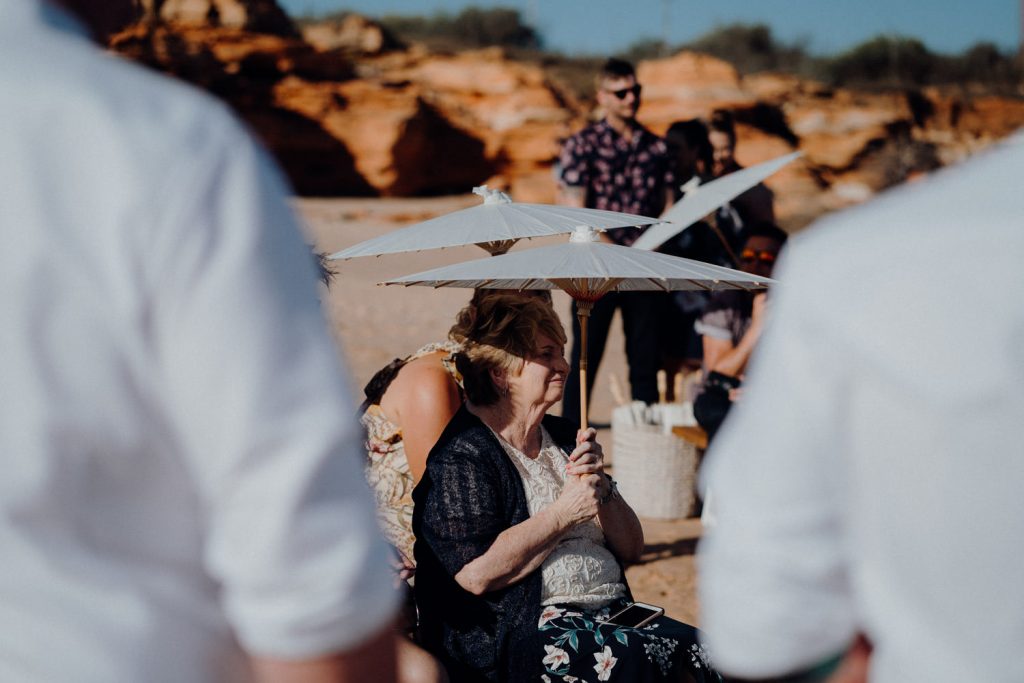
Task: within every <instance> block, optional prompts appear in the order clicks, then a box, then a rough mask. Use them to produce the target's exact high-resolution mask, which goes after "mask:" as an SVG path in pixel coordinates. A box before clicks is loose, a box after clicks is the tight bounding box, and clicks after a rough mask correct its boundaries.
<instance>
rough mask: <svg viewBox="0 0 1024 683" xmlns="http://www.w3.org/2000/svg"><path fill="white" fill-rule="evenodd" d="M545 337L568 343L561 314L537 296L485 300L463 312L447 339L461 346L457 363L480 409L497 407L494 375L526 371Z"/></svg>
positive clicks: (481, 298)
mask: <svg viewBox="0 0 1024 683" xmlns="http://www.w3.org/2000/svg"><path fill="white" fill-rule="evenodd" d="M475 299H476V297H474V300H475ZM541 335H544V336H547V337H549V338H551V339H552V340H554V341H556V342H558V343H559V344H562V345H563V346H564V345H565V341H566V336H565V330H564V329H563V328H562V322H561V321H560V320H559V319H558V315H557V314H556V313H555V311H554V309H553V308H552V307H551V304H550V303H548V302H546V301H544V300H542V299H539V298H536V297H526V296H523V295H520V294H504V293H502V294H494V295H490V296H482V297H480V298H479V301H478V302H477V303H475V304H474V303H472V302H471V303H470V304H469V305H468V306H466V307H465V308H463V309H462V310H461V311H459V315H458V317H457V318H456V321H455V325H453V326H452V329H451V331H450V332H449V333H448V336H449V337H451V338H452V339H454V340H456V341H459V342H462V345H463V349H462V351H461V352H460V353H459V354H457V355H456V357H455V363H456V367H457V368H458V370H459V372H460V373H462V382H463V388H464V389H465V392H466V398H467V399H469V401H470V402H471V403H475V404H476V405H492V404H494V403H496V402H497V400H498V397H499V394H500V392H499V389H498V387H497V386H495V384H494V379H493V377H492V376H491V373H492V371H494V370H498V369H501V370H503V371H505V372H506V373H512V374H519V373H520V372H522V369H523V363H524V362H525V359H526V358H528V357H530V356H531V355H533V354H534V353H536V351H537V338H538V337H540V336H541Z"/></svg>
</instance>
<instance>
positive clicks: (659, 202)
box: [559, 59, 675, 421]
mask: <svg viewBox="0 0 1024 683" xmlns="http://www.w3.org/2000/svg"><path fill="white" fill-rule="evenodd" d="M640 91H641V88H640V84H639V83H637V80H636V72H635V71H634V69H633V66H632V65H631V64H630V63H629V62H625V61H623V60H621V59H609V60H608V61H607V62H606V63H605V65H604V67H603V68H602V70H601V73H600V74H599V75H598V78H597V95H596V96H597V103H598V104H599V105H600V107H601V108H602V110H603V111H604V118H602V119H601V120H600V121H598V122H597V123H595V124H593V125H591V126H588V127H587V128H584V129H583V130H581V131H580V132H578V133H576V134H575V135H573V136H572V137H570V138H569V139H568V140H566V141H565V144H564V146H563V147H562V152H561V155H560V156H559V168H560V171H559V172H560V187H559V189H560V194H559V201H560V203H562V204H567V205H569V206H578V207H587V208H595V209H605V210H609V211H623V212H625V213H633V214H639V215H642V216H660V215H661V213H662V212H663V211H664V210H665V208H666V207H667V206H668V205H670V204H671V203H672V193H673V186H674V185H675V176H674V174H673V171H672V162H671V159H670V158H669V154H668V148H667V147H666V146H665V141H664V140H662V139H661V138H659V137H658V136H656V135H654V134H653V133H651V132H650V131H649V130H647V129H646V128H644V127H643V126H641V125H640V123H639V122H638V121H637V120H636V114H637V110H638V109H639V107H640ZM643 230H644V229H643V228H616V229H613V230H609V231H607V232H606V233H603V234H602V237H603V238H605V239H607V240H609V241H611V242H614V243H616V244H621V245H623V246H630V245H632V244H633V242H635V241H636V239H637V238H638V237H639V236H640V235H641V234H642V232H643ZM660 302H661V297H659V295H658V294H657V293H651V292H628V293H612V294H607V295H605V296H604V297H602V298H601V299H600V300H599V301H598V302H597V304H596V305H595V306H594V308H593V311H592V312H591V314H590V323H589V338H588V340H589V347H588V352H587V355H588V359H587V362H588V366H589V368H590V373H589V375H588V386H587V388H586V391H587V395H588V396H589V395H590V392H591V390H592V388H593V378H594V377H595V376H596V375H597V370H598V366H599V365H600V363H601V357H602V356H603V355H604V347H605V341H606V339H607V337H608V330H609V328H610V327H611V322H612V316H613V315H614V314H615V311H616V310H620V311H621V313H622V323H623V329H624V331H625V335H626V357H627V359H628V361H629V385H630V390H631V392H632V395H633V398H634V399H637V400H641V401H646V402H648V403H651V402H654V401H656V400H657V398H658V387H657V379H656V377H657V372H658V326H657V321H658V316H659V313H660V310H659V305H660ZM571 317H572V319H573V345H572V356H571V364H572V369H573V372H572V373H571V375H570V377H569V379H568V381H567V384H566V387H565V399H564V401H563V404H562V415H563V416H565V417H567V418H569V419H573V420H577V421H578V419H579V410H580V401H579V395H580V394H579V392H580V387H579V375H578V373H577V372H576V370H578V369H579V354H580V343H579V340H580V330H579V323H578V322H577V317H576V305H575V303H574V304H573V310H572V316H571Z"/></svg>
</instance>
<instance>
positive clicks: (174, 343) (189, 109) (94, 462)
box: [0, 0, 396, 683]
mask: <svg viewBox="0 0 1024 683" xmlns="http://www.w3.org/2000/svg"><path fill="white" fill-rule="evenodd" d="M67 8H68V9H72V10H74V11H75V12H76V13H78V15H79V17H80V18H81V19H83V20H87V21H88V23H89V24H90V29H91V30H92V32H93V33H94V35H96V36H102V35H103V34H104V32H105V31H108V30H111V29H113V28H115V27H116V25H117V23H118V22H119V21H120V20H122V19H123V18H125V17H127V18H130V17H131V12H130V10H131V8H132V3H130V2H113V1H112V0H103V1H100V0H96V1H95V2H86V1H85V0H75V1H74V2H72V1H71V0H69V1H68V3H67ZM84 33H85V31H84V29H83V26H82V25H81V24H80V23H79V22H78V21H77V20H76V19H75V18H74V17H73V16H72V15H69V14H67V13H66V12H64V11H62V10H60V9H58V8H57V7H56V6H55V5H51V4H49V3H46V2H38V1H37V0H7V1H6V2H4V3H0V61H2V62H3V63H4V64H5V68H4V69H3V70H2V71H0V110H3V111H4V125H3V126H2V127H0V152H2V153H0V186H2V187H4V188H5V201H4V202H3V203H2V206H0V230H2V231H3V240H4V243H5V244H8V245H17V248H12V249H7V250H3V253H2V254H0V278H2V281H0V285H2V286H0V328H2V329H3V330H4V332H3V339H4V341H3V349H4V353H3V354H0V383H2V384H3V386H4V387H5V389H6V390H7V391H8V392H9V393H6V394H5V399H6V400H5V401H4V405H3V410H0V453H2V454H3V455H2V463H3V466H4V471H5V476H4V481H3V484H2V486H0V547H3V548H4V563H3V566H2V567H0V679H2V680H45V681H55V682H59V681H84V682H90V681H96V682H97V683H99V682H101V681H102V682H104V683H109V682H117V681H139V680H146V681H155V682H160V681H166V682H167V683H172V682H175V683H176V682H178V681H195V682H197V683H200V682H206V681H210V682H211V683H212V682H213V681H218V682H230V683H236V682H241V681H250V680H252V678H253V675H254V668H255V673H256V675H258V676H260V677H261V678H262V680H265V681H320V680H333V681H357V680H358V681H366V680H373V681H392V680H394V653H393V637H392V635H391V629H390V624H391V620H392V618H393V615H394V613H395V607H396V604H395V602H396V600H395V597H394V594H393V591H392V590H391V587H390V578H389V575H388V572H387V570H386V550H385V546H384V544H383V542H382V541H381V539H380V538H379V532H378V531H377V527H376V524H375V521H374V515H373V506H372V501H371V498H370V495H369V492H368V490H367V488H366V486H365V483H364V480H363V477H362V473H361V469H360V463H361V454H360V444H359V440H360V439H359V431H358V429H357V427H356V425H355V423H354V421H345V420H339V416H341V415H349V414H351V413H352V412H353V406H352V404H351V401H350V398H349V395H348V387H347V382H346V378H345V375H344V371H343V369H342V368H341V367H340V364H339V363H338V359H337V351H336V348H335V346H334V344H333V342H332V341H331V338H330V336H329V334H328V332H327V329H326V326H325V324H324V321H323V318H322V315H321V312H320V308H319V304H318V301H317V298H316V292H315V272H314V268H313V264H312V262H311V259H310V257H309V250H308V247H307V246H306V245H305V244H304V243H303V241H302V239H301V237H300V235H299V233H298V230H297V226H296V224H295V217H294V215H293V214H292V212H291V210H290V209H289V207H288V204H287V199H286V197H287V188H286V187H285V184H284V183H283V182H282V180H281V178H280V176H279V174H278V172H277V169H276V168H275V167H274V165H273V164H272V163H271V162H270V160H269V158H268V157H267V156H266V155H265V153H264V152H263V151H262V150H261V149H260V148H259V147H258V146H257V145H256V144H254V143H253V141H252V140H251V139H250V137H249V136H248V135H247V134H246V133H245V132H244V131H243V130H242V129H241V127H240V126H239V125H238V123H237V122H236V121H235V119H234V118H233V117H232V116H231V115H230V114H229V113H228V112H227V111H226V110H225V108H224V107H223V106H222V105H219V104H217V103H215V102H213V101H212V100H210V99H209V98H207V97H205V96H203V95H201V94H199V93H198V92H196V91H194V90H193V89H191V88H189V87H187V86H184V85H182V84H179V83H175V82H173V81H170V80H168V79H165V78H163V77H160V76H157V75H155V74H152V73H150V72H148V71H145V70H144V69H142V68H140V67H137V66H134V65H131V64H128V63H126V62H124V61H122V60H121V59H118V58H114V57H111V56H108V55H104V54H102V52H101V51H100V50H97V49H96V47H95V46H93V45H90V44H89V43H88V41H87V40H85V39H84V36H83V34H84ZM11 397H16V400H10V398H11ZM55 652H58V653H60V656H54V653H55ZM253 662H255V666H253Z"/></svg>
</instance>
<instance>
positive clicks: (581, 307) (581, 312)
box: [576, 301, 594, 429]
mask: <svg viewBox="0 0 1024 683" xmlns="http://www.w3.org/2000/svg"><path fill="white" fill-rule="evenodd" d="M593 307H594V302H593V301H577V302H576V318H577V319H578V320H579V322H580V429H586V428H587V423H588V415H587V403H588V401H587V321H588V320H590V310H591V309H592V308H593Z"/></svg>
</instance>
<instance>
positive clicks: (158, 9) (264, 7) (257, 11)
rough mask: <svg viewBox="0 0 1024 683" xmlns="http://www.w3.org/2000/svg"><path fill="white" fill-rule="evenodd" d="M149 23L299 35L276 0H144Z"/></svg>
mask: <svg viewBox="0 0 1024 683" xmlns="http://www.w3.org/2000/svg"><path fill="white" fill-rule="evenodd" d="M141 3H142V8H143V12H144V13H145V16H146V18H147V20H148V21H149V22H150V23H154V22H170V23H178V24H184V25H188V26H223V27H226V28H236V29H245V30H248V31H255V32H258V33H273V34H277V35H283V36H294V35H296V31H295V27H294V26H293V25H292V22H291V20H290V19H289V18H288V15H287V14H285V12H284V11H283V10H282V9H281V8H280V7H279V6H278V4H277V3H276V2H275V1H274V0H141Z"/></svg>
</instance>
